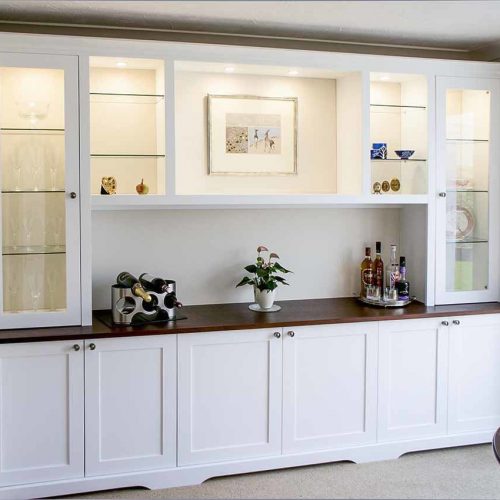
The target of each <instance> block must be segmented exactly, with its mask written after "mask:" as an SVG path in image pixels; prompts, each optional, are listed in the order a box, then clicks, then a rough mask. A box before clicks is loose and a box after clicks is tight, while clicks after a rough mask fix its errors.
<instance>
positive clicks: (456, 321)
mask: <svg viewBox="0 0 500 500" xmlns="http://www.w3.org/2000/svg"><path fill="white" fill-rule="evenodd" d="M452 323H453V324H454V325H459V324H460V320H458V319H454V320H453V321H452Z"/></svg>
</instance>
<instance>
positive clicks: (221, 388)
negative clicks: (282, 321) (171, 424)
mask: <svg viewBox="0 0 500 500" xmlns="http://www.w3.org/2000/svg"><path fill="white" fill-rule="evenodd" d="M281 346H282V342H281V329H279V330H267V329H266V330H242V331H231V332H216V333H192V334H184V335H179V358H178V361H179V374H178V375H179V382H178V383H179V386H178V393H179V418H178V425H179V437H178V446H179V458H178V465H190V464H200V463H207V462H219V461H223V460H241V459H244V458H250V457H259V456H269V455H280V454H281V381H282V373H281V367H282V359H281V356H282V349H281Z"/></svg>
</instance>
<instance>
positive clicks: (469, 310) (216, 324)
mask: <svg viewBox="0 0 500 500" xmlns="http://www.w3.org/2000/svg"><path fill="white" fill-rule="evenodd" d="M279 304H280V305H281V306H282V310H281V311H279V312H276V313H265V314H264V313H257V312H253V311H250V310H249V309H248V304H212V305H202V306H186V307H184V308H183V309H182V314H183V315H185V316H187V319H183V320H179V321H173V322H169V323H162V324H151V325H144V326H114V327H112V328H110V327H109V326H106V325H105V324H104V323H102V322H101V321H100V320H99V319H98V318H97V317H96V315H95V314H94V320H93V324H92V326H68V327H58V328H36V329H26V330H1V331H0V343H11V342H37V341H47V340H85V339H95V338H105V337H134V336H139V335H161V334H171V333H191V332H213V331H222V330H247V329H254V328H279V327H291V326H306V325H324V324H335V323H358V322H362V321H387V320H396V319H417V318H432V317H442V316H464V315H473V314H496V313H500V302H487V303H480V304H456V305H448V306H434V307H427V306H425V305H424V304H422V303H420V302H414V303H412V304H410V305H409V306H407V307H404V308H399V309H379V308H376V307H372V306H367V305H363V304H361V303H359V302H358V301H357V300H356V299H354V298H339V299H313V300H287V301H281V302H279Z"/></svg>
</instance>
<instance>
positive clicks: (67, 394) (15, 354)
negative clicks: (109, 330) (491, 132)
mask: <svg viewBox="0 0 500 500" xmlns="http://www.w3.org/2000/svg"><path fill="white" fill-rule="evenodd" d="M75 345H76V346H77V349H78V350H75V347H74V346H75ZM83 458H84V450H83V342H81V341H75V342H72V341H69V342H39V343H26V344H24V343H21V344H5V345H2V346H0V486H6V485H13V484H27V483H35V482H43V481H55V480H61V479H70V478H79V477H83Z"/></svg>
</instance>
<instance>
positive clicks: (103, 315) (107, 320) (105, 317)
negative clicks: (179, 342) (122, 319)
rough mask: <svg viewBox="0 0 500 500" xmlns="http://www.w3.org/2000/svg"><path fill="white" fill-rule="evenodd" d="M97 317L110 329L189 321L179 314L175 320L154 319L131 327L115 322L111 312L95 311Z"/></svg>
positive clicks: (133, 324) (132, 324)
mask: <svg viewBox="0 0 500 500" xmlns="http://www.w3.org/2000/svg"><path fill="white" fill-rule="evenodd" d="M94 315H95V317H96V318H97V319H98V320H99V321H100V322H101V323H104V324H105V325H106V326H108V327H109V328H115V327H120V326H124V327H125V326H146V325H154V324H161V323H164V324H166V323H172V322H175V321H179V320H182V319H187V316H185V315H184V314H177V315H176V317H175V318H173V319H169V318H162V319H154V320H152V321H148V322H136V323H130V325H126V324H122V325H119V324H117V323H114V322H113V314H112V313H111V311H110V310H109V309H108V310H101V311H94Z"/></svg>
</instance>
